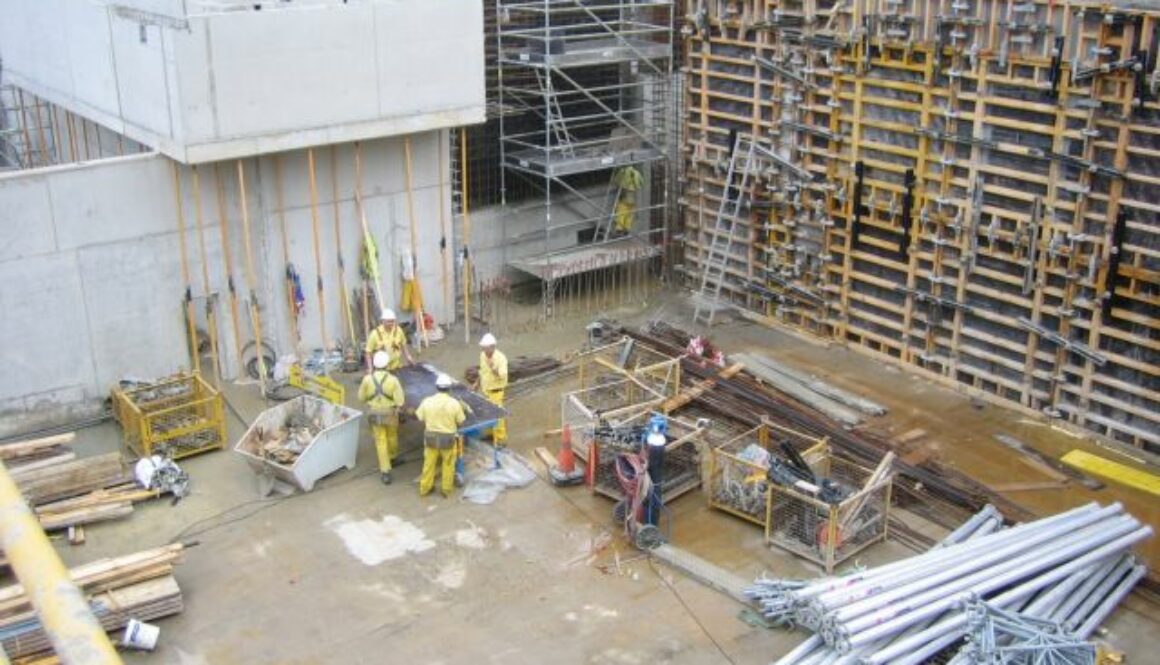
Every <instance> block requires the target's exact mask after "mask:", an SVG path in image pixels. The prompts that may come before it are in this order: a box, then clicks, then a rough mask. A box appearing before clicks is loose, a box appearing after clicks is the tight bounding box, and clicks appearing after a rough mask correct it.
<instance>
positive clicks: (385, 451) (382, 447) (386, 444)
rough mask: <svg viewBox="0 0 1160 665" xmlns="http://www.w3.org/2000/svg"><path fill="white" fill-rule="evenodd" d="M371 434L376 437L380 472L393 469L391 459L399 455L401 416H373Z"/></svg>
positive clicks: (376, 451) (376, 452)
mask: <svg viewBox="0 0 1160 665" xmlns="http://www.w3.org/2000/svg"><path fill="white" fill-rule="evenodd" d="M376 420H377V421H378V422H375V421H376ZM371 434H373V435H374V437H375V454H377V455H378V456H379V473H386V472H388V471H390V470H391V460H393V459H394V458H396V457H398V456H399V417H398V416H397V415H396V416H393V417H392V416H385V417H383V418H381V419H379V418H377V417H374V416H372V417H371Z"/></svg>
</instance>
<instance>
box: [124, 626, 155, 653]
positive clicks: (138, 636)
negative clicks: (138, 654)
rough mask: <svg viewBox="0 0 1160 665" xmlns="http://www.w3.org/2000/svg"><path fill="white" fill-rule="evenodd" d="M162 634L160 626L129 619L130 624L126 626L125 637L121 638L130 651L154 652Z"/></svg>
mask: <svg viewBox="0 0 1160 665" xmlns="http://www.w3.org/2000/svg"><path fill="white" fill-rule="evenodd" d="M160 634H161V628H160V627H159V626H154V625H153V624H151V623H145V622H144V621H138V620H136V619H129V623H127V624H125V636H124V637H123V638H121V642H122V643H123V644H124V645H125V646H126V647H129V648H130V649H141V650H142V651H152V650H153V647H155V646H157V637H158V636H159V635H160Z"/></svg>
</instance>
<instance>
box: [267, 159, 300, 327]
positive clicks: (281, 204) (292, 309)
mask: <svg viewBox="0 0 1160 665" xmlns="http://www.w3.org/2000/svg"><path fill="white" fill-rule="evenodd" d="M273 159H274V191H275V193H276V195H277V197H278V227H279V230H281V232H282V270H283V272H284V273H285V275H286V277H285V281H286V306H287V307H288V308H289V310H288V311H289V313H290V338H291V339H293V340H294V346H295V347H297V346H298V343H299V342H301V341H302V334H301V333H300V332H298V304H297V302H298V299H297V298H295V297H294V282H293V280H291V279H290V272H289V271H290V236H289V235H287V234H286V201H285V200H284V197H283V196H282V158H281V157H280V156H279V155H274V157H273Z"/></svg>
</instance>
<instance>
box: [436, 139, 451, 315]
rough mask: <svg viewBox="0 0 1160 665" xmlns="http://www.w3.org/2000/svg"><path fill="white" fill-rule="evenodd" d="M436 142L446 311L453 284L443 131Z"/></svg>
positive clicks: (441, 259) (442, 281) (440, 283)
mask: <svg viewBox="0 0 1160 665" xmlns="http://www.w3.org/2000/svg"><path fill="white" fill-rule="evenodd" d="M436 142H437V143H438V144H439V149H438V150H436V152H437V153H439V259H440V262H441V263H442V267H443V273H442V275H441V277H440V281H439V286H441V287H442V288H443V307H444V311H447V308H448V306H449V304H450V303H451V298H452V296H451V288H452V287H453V286H454V284H453V281H454V280H452V279H450V278H449V275H450V273H451V267H450V264H451V262H450V257H448V256H447V246H448V242H447V239H448V237H450V236H451V232H450V230H449V229H448V228H447V214H446V206H445V205H443V193H444V190H445V188H446V186H447V181H446V180H445V179H444V178H443V158H444V156H445V155H444V152H443V151H444V150H445V149H447V150H449V149H450V148H449V147H448V148H444V147H443V132H439V135H438V137H437V140H436Z"/></svg>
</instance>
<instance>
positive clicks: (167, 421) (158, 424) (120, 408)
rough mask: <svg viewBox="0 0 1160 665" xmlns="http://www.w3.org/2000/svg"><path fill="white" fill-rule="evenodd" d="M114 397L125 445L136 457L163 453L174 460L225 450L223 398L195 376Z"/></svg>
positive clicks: (118, 391)
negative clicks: (209, 451)
mask: <svg viewBox="0 0 1160 665" xmlns="http://www.w3.org/2000/svg"><path fill="white" fill-rule="evenodd" d="M111 397H112V402H113V417H114V419H115V420H116V421H117V422H118V423H120V425H121V428H122V431H123V433H124V439H125V445H126V446H128V447H129V448H130V449H131V450H133V452H135V453H137V454H138V455H141V456H149V455H153V454H154V453H162V454H168V455H172V456H173V457H174V458H175V459H176V458H180V457H186V456H189V455H194V454H196V453H200V452H205V451H207V450H217V449H219V448H223V447H225V440H226V431H225V430H226V426H225V409H224V405H223V401H222V396H221V393H219V392H218V391H217V390H215V389H214V388H213V386H211V385H209V384H208V383H206V381H205V380H204V379H202V378H201V375H200V374H198V373H197V372H194V373H192V374H179V375H176V376H173V377H169V378H166V379H162V380H160V381H157V382H155V383H151V384H148V385H145V386H138V387H135V388H131V389H122V388H114V389H113V391H112V395H111Z"/></svg>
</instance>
